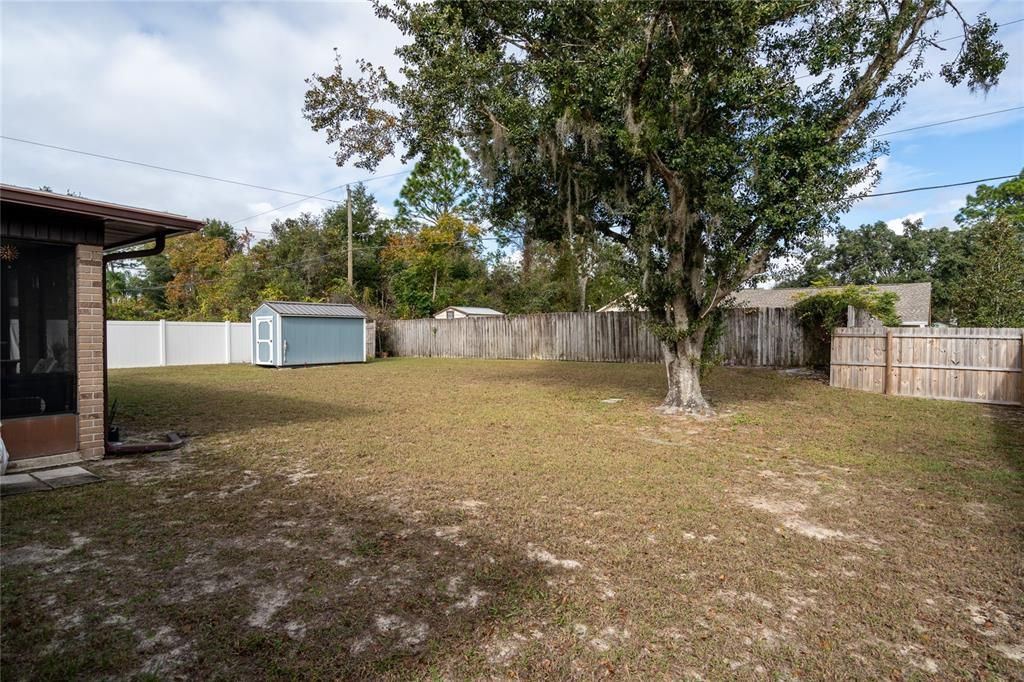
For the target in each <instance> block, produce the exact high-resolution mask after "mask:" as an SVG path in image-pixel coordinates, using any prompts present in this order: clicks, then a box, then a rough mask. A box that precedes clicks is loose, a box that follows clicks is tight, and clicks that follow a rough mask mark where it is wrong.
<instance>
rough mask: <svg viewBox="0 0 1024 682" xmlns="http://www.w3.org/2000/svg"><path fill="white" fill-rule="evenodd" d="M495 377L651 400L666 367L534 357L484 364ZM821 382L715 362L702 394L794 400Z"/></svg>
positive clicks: (720, 401) (725, 399)
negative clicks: (504, 365) (505, 366)
mask: <svg viewBox="0 0 1024 682" xmlns="http://www.w3.org/2000/svg"><path fill="white" fill-rule="evenodd" d="M487 372H488V373H489V374H491V375H492V376H493V378H494V380H495V381H501V380H503V379H504V380H506V381H517V382H518V381H523V382H529V383H531V384H534V385H538V386H543V387H548V388H556V389H561V390H570V391H577V392H584V393H587V394H593V396H594V397H603V398H607V397H617V398H629V399H632V400H637V401H645V402H648V403H650V405H651V406H652V407H654V406H656V405H658V404H660V403H661V401H662V399H663V398H664V397H665V392H666V384H665V373H664V369H663V368H662V366H661V365H658V364H626V363H582V362H558V361H548V362H545V363H540V362H534V363H530V364H529V365H525V364H524V365H521V366H520V367H517V368H516V371H514V372H506V373H503V372H501V371H500V370H499V369H497V368H493V366H492V368H489V369H488V370H487ZM805 382H809V383H811V384H815V387H816V388H817V387H818V386H819V385H820V382H818V381H816V380H813V379H808V378H804V377H793V376H788V375H786V374H785V373H783V372H781V371H779V370H775V369H770V368H740V367H715V368H714V369H712V370H711V372H710V374H709V376H707V377H706V378H705V380H704V381H703V382H702V385H703V388H704V393H705V397H707V398H708V399H709V400H711V401H712V403H713V404H714V405H715V406H716V407H717V406H729V405H734V404H736V403H739V402H745V401H751V400H755V401H773V400H796V399H800V398H801V397H804V396H806V390H807V384H806V383H805Z"/></svg>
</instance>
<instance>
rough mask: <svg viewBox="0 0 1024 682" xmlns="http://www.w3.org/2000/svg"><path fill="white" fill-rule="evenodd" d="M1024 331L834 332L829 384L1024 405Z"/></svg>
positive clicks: (921, 395) (839, 330) (922, 330)
mask: <svg viewBox="0 0 1024 682" xmlns="http://www.w3.org/2000/svg"><path fill="white" fill-rule="evenodd" d="M1022 362H1024V330H1021V329H1000V328H994V327H992V328H988V327H978V328H948V329H947V328H931V327H922V328H885V327H883V328H877V327H876V328H868V329H864V328H857V329H847V328H843V329H837V330H835V333H834V334H833V335H832V363H831V365H832V367H831V372H830V374H831V376H830V380H829V383H831V385H833V386H839V387H842V388H854V389H858V390H861V391H873V392H875V393H886V394H891V395H907V396H917V397H920V398H937V399H939V400H963V401H967V402H976V403H995V404H998V405H1021V404H1024V373H1022Z"/></svg>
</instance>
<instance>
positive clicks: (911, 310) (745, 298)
mask: <svg viewBox="0 0 1024 682" xmlns="http://www.w3.org/2000/svg"><path fill="white" fill-rule="evenodd" d="M872 286H874V288H876V289H878V290H879V291H883V292H886V291H888V292H892V293H894V294H896V295H897V296H899V299H898V300H897V301H896V305H895V308H896V314H897V315H899V316H900V320H901V321H902V322H903V323H904V324H908V323H914V322H918V323H925V324H927V323H928V322H930V321H931V309H932V304H931V300H932V284H931V282H916V283H912V284H874V285H872ZM842 288H843V287H817V288H816V287H801V288H791V289H741V290H740V291H737V292H736V293H734V294H733V295H732V298H733V300H734V302H735V305H737V306H739V307H741V308H789V307H791V306H793V305H796V302H797V301H798V300H800V297H802V296H809V295H812V294H816V293H820V292H822V291H836V290H839V289H842Z"/></svg>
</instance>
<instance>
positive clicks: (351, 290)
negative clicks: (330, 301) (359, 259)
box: [345, 185, 355, 294]
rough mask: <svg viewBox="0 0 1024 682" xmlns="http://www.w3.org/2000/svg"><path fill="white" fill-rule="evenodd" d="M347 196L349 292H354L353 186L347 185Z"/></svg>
mask: <svg viewBox="0 0 1024 682" xmlns="http://www.w3.org/2000/svg"><path fill="white" fill-rule="evenodd" d="M345 198H346V199H347V202H346V203H347V204H348V288H349V293H350V294H354V293H355V291H354V288H353V284H352V188H351V187H349V186H348V185H345Z"/></svg>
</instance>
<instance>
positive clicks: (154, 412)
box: [111, 375, 367, 436]
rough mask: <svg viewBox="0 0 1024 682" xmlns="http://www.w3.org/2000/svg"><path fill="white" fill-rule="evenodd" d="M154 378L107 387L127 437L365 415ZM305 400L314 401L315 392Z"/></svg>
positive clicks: (287, 395) (325, 400)
mask: <svg viewBox="0 0 1024 682" xmlns="http://www.w3.org/2000/svg"><path fill="white" fill-rule="evenodd" d="M171 379H172V377H170V376H167V377H166V378H163V377H160V376H159V375H149V376H145V377H131V378H130V379H123V380H119V381H118V382H117V383H116V384H115V383H114V382H111V387H112V390H111V403H112V402H113V400H114V399H116V400H117V410H116V412H117V414H116V417H115V420H114V421H115V423H117V424H119V425H124V426H127V427H128V430H129V431H130V432H136V433H137V432H150V431H176V432H178V433H180V434H182V435H190V436H197V435H212V434H221V435H223V434H229V433H235V432H247V431H250V430H251V429H253V428H263V427H271V426H288V425H294V426H296V427H301V426H302V425H303V424H306V423H309V422H322V421H335V422H336V421H344V420H348V419H359V418H364V417H365V416H366V414H367V412H366V410H365V409H363V408H361V407H359V406H357V405H353V404H352V403H351V402H344V401H342V400H339V399H338V398H337V397H336V396H334V397H333V399H332V396H328V395H323V394H321V396H320V399H310V398H297V397H295V396H294V394H293V393H294V392H293V391H287V390H279V391H274V390H269V389H268V387H267V386H265V385H263V386H261V385H259V384H254V385H253V388H252V389H250V390H246V389H243V388H225V387H221V386H218V385H216V384H213V383H209V382H202V381H191V382H188V383H183V382H181V381H173V380H171ZM308 395H310V396H311V398H312V397H314V396H316V393H315V391H312V390H311V391H309V393H308Z"/></svg>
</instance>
